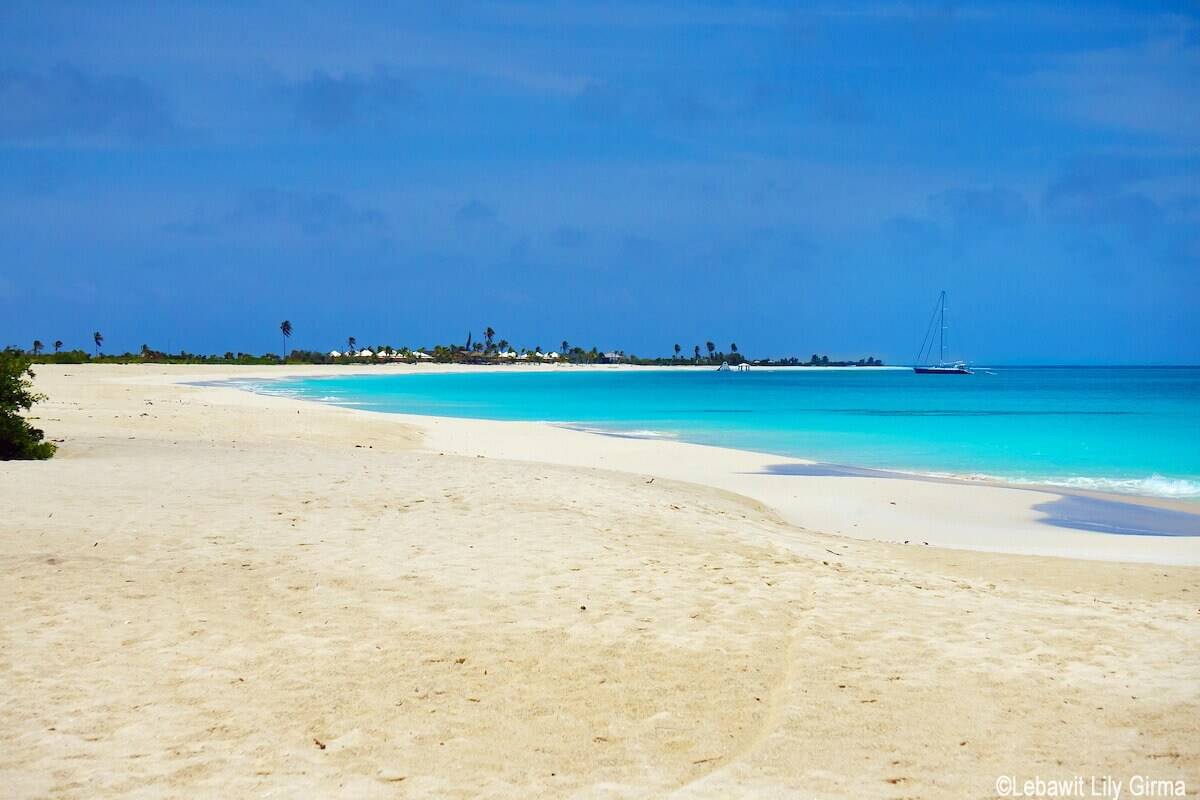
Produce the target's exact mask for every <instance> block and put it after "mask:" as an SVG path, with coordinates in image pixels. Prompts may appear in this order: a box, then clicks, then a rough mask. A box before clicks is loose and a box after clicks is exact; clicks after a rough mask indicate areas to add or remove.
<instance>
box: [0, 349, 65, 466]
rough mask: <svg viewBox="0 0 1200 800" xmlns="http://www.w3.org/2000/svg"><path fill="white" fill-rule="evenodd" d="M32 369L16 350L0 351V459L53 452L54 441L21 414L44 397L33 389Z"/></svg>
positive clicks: (41, 456)
mask: <svg viewBox="0 0 1200 800" xmlns="http://www.w3.org/2000/svg"><path fill="white" fill-rule="evenodd" d="M32 377H33V370H32V369H30V367H29V359H28V358H26V357H25V354H24V353H22V352H21V351H20V350H16V349H13V348H9V349H7V350H4V351H0V461H8V460H11V459H17V458H19V459H42V458H49V457H50V456H52V455H54V449H55V448H54V444H53V443H52V442H45V441H42V439H43V434H42V432H41V431H40V430H38V429H37V428H35V427H33V426H32V425H30V424H29V421H28V420H27V419H25V417H23V416H22V415H21V412H22V411H28V410H29V409H30V408H32V407H33V404H34V403H36V402H38V401H39V400H44V399H45V397H44V396H42V395H40V394H36V393H35V392H34V391H33V384H32V383H31V382H30V378H32Z"/></svg>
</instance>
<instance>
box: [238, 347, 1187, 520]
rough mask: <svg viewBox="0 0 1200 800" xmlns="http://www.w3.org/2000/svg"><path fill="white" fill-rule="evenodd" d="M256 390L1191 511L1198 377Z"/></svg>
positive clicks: (1079, 371)
mask: <svg viewBox="0 0 1200 800" xmlns="http://www.w3.org/2000/svg"><path fill="white" fill-rule="evenodd" d="M254 388H256V389H258V390H259V391H267V392H271V393H282V394H289V395H296V396H302V397H305V398H309V399H316V400H322V401H324V402H332V403H339V404H353V405H355V406H357V407H363V408H369V409H371V410H375V411H393V412H402V413H411V414H427V415H434V416H452V417H473V418H481V419H497V420H539V421H548V422H555V423H561V424H567V425H571V426H573V427H580V428H584V429H588V430H596V431H598V432H608V433H613V434H619V435H626V436H638V437H645V436H664V437H674V438H679V439H683V440H686V441H693V442H699V443H703V444H713V445H719V446H725V447H737V448H742V449H748V450H757V451H762V452H767V453H778V454H781V455H788V456H795V457H800V458H810V459H814V460H817V461H823V462H831V463H836V464H847V465H856V466H860V467H868V468H881V469H893V470H904V471H913V472H923V473H932V474H945V475H971V476H988V477H997V478H1002V479H1005V480H1010V481H1016V482H1031V483H1048V484H1055V485H1063V486H1072V487H1076V488H1082V489H1095V490H1101V491H1110V492H1125V493H1130V494H1140V495H1149V496H1159V497H1174V498H1180V499H1188V500H1198V501H1200V369H1197V368H1160V367H1118V368H1111V367H1086V368H1085V367H1072V368H1051V367H1012V368H998V369H995V370H994V374H987V373H982V372H981V373H979V374H976V375H969V376H958V375H950V376H938V375H915V374H913V373H912V372H911V371H909V370H891V369H866V368H864V369H855V370H805V369H786V370H767V369H755V370H751V371H750V372H747V373H728V372H726V373H718V372H716V371H715V370H714V371H695V370H669V369H668V370H653V371H651V370H645V371H633V370H612V371H605V370H586V371H585V370H571V369H562V370H556V371H552V372H524V371H522V370H521V369H519V368H514V369H512V370H505V371H500V372H476V373H454V374H425V375H422V374H417V375H387V376H361V375H355V376H346V377H334V378H306V379H293V380H286V381H272V382H262V383H260V384H258V385H256V386H255V387H254Z"/></svg>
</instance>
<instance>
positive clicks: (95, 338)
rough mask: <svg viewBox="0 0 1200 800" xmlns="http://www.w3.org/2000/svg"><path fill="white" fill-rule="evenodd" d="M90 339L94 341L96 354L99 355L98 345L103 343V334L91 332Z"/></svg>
mask: <svg viewBox="0 0 1200 800" xmlns="http://www.w3.org/2000/svg"><path fill="white" fill-rule="evenodd" d="M92 341H93V342H95V343H96V355H97V356H98V355H100V345H102V344H104V334H102V333H100V331H96V332H95V333H93V334H92Z"/></svg>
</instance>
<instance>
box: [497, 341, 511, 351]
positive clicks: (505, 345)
mask: <svg viewBox="0 0 1200 800" xmlns="http://www.w3.org/2000/svg"><path fill="white" fill-rule="evenodd" d="M496 346H497V347H499V348H500V352H501V353H507V352H508V339H501V340H500V342H499V344H497V345H496Z"/></svg>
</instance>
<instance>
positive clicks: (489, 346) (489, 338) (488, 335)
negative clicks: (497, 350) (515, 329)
mask: <svg viewBox="0 0 1200 800" xmlns="http://www.w3.org/2000/svg"><path fill="white" fill-rule="evenodd" d="M495 336H496V332H495V331H494V330H492V326H491V325H488V326H487V330H485V331H484V332H483V338H485V339H487V349H488V352H491V349H492V339H493V338H494V337H495Z"/></svg>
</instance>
